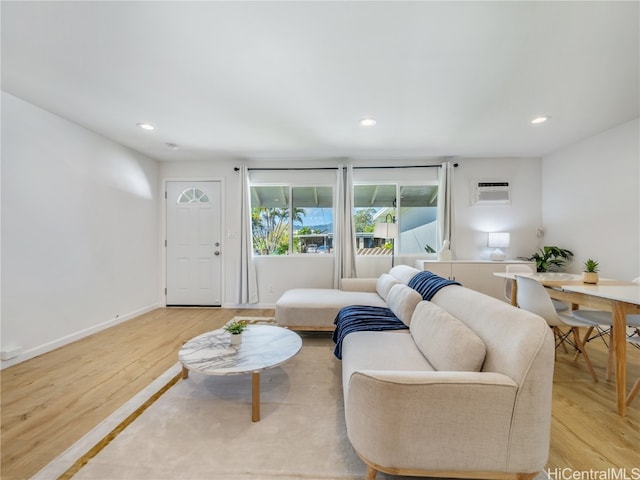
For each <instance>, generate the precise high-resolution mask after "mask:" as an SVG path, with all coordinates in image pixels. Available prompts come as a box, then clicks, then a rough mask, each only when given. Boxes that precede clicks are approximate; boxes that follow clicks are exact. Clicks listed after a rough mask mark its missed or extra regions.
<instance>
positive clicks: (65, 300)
mask: <svg viewBox="0 0 640 480" xmlns="http://www.w3.org/2000/svg"><path fill="white" fill-rule="evenodd" d="M157 175H158V166H157V163H156V162H155V161H154V160H152V159H149V158H147V157H145V156H143V155H141V154H139V153H136V152H133V151H132V150H130V149H127V148H125V147H122V146H120V145H118V144H116V143H114V142H112V141H109V140H108V139H106V138H104V137H102V136H99V135H97V134H95V133H93V132H90V131H88V130H86V129H84V128H82V127H80V126H78V125H76V124H73V123H70V122H68V121H66V120H64V119H62V118H60V117H58V116H56V115H53V114H51V113H49V112H46V111H44V110H42V109H40V108H38V107H36V106H34V105H32V104H29V103H27V102H24V101H22V100H20V99H18V98H16V97H14V96H12V95H9V94H7V93H4V92H3V93H2V189H1V192H2V267H1V268H2V306H1V316H2V350H6V349H7V348H9V347H11V346H19V347H21V348H22V354H21V355H20V356H19V357H17V358H15V359H12V360H8V361H4V362H2V367H3V368H4V367H6V366H9V365H11V364H14V363H17V362H18V361H22V360H25V359H27V358H31V357H33V356H35V355H38V354H40V353H44V352H45V351H48V350H51V349H53V348H56V347H58V346H61V345H63V344H65V343H68V342H70V341H73V340H75V339H77V338H80V337H82V336H85V335H87V334H90V333H93V332H95V331H98V330H100V329H103V328H106V327H108V326H111V325H114V324H115V323H118V322H121V321H123V320H125V319H128V318H131V317H132V316H135V315H138V314H140V313H142V312H144V311H147V310H149V309H152V308H154V307H156V306H157V304H158V264H157V258H158V248H159V245H158V244H159V239H158V199H157V184H158V179H157Z"/></svg>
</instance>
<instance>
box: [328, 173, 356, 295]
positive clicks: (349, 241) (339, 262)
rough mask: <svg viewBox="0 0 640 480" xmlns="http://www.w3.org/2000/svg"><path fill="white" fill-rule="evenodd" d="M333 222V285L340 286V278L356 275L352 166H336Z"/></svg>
mask: <svg viewBox="0 0 640 480" xmlns="http://www.w3.org/2000/svg"><path fill="white" fill-rule="evenodd" d="M335 212H336V213H335V218H334V222H333V255H334V262H335V263H334V268H333V272H334V274H333V286H334V288H340V279H341V278H353V277H357V276H358V272H357V271H356V234H355V227H354V225H353V167H352V166H351V165H348V166H347V167H346V168H345V167H344V166H343V165H340V166H338V170H337V172H336V188H335Z"/></svg>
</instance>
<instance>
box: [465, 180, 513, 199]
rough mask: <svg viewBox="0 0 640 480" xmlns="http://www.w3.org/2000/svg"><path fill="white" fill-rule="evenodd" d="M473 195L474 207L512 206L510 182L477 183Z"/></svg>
mask: <svg viewBox="0 0 640 480" xmlns="http://www.w3.org/2000/svg"><path fill="white" fill-rule="evenodd" d="M473 185H474V189H473V190H474V191H473V193H472V197H471V198H472V204H473V205H510V204H511V188H510V186H509V182H501V181H496V182H492V181H476V182H474V184H473Z"/></svg>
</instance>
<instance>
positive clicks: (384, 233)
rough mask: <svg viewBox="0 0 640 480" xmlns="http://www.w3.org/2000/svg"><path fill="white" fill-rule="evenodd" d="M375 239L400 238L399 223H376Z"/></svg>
mask: <svg viewBox="0 0 640 480" xmlns="http://www.w3.org/2000/svg"><path fill="white" fill-rule="evenodd" d="M373 236H374V237H375V238H398V224H397V223H376V224H375V227H374V229H373Z"/></svg>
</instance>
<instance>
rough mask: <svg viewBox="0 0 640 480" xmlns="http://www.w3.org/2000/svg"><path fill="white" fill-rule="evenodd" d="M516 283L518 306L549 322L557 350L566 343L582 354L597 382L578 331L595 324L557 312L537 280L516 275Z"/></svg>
mask: <svg viewBox="0 0 640 480" xmlns="http://www.w3.org/2000/svg"><path fill="white" fill-rule="evenodd" d="M516 282H517V286H518V297H517V301H518V306H519V307H520V308H522V309H524V310H527V311H529V312H532V313H535V314H536V315H539V316H541V317H542V318H544V319H545V320H546V321H547V323H548V324H549V326H550V327H551V328H552V329H553V333H554V336H555V339H556V348H557V347H558V346H559V345H564V343H565V342H567V343H569V344H570V345H571V346H573V347H574V348H576V349H577V350H578V353H581V354H582V357H583V358H584V361H585V363H586V364H587V369H588V370H589V373H591V376H592V377H593V380H594V381H595V382H597V381H598V376H597V375H596V372H595V370H594V369H593V364H592V363H591V359H590V358H589V355H588V354H587V351H586V350H585V348H584V343H583V341H582V339H581V338H580V332H579V330H578V328H580V327H586V328H590V327H593V326H594V324H593V323H592V322H586V321H583V320H579V319H577V318H575V317H574V316H573V315H571V314H564V313H562V312H558V311H556V309H555V308H554V306H553V302H552V301H551V298H550V297H549V294H548V293H547V291H546V289H545V287H544V286H542V284H541V283H539V282H538V281H537V280H535V279H533V278H529V277H523V276H521V275H516ZM561 327H569V331H567V332H564V331H562V329H561ZM570 335H571V336H572V337H573V338H572V339H570V338H569V336H570Z"/></svg>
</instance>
